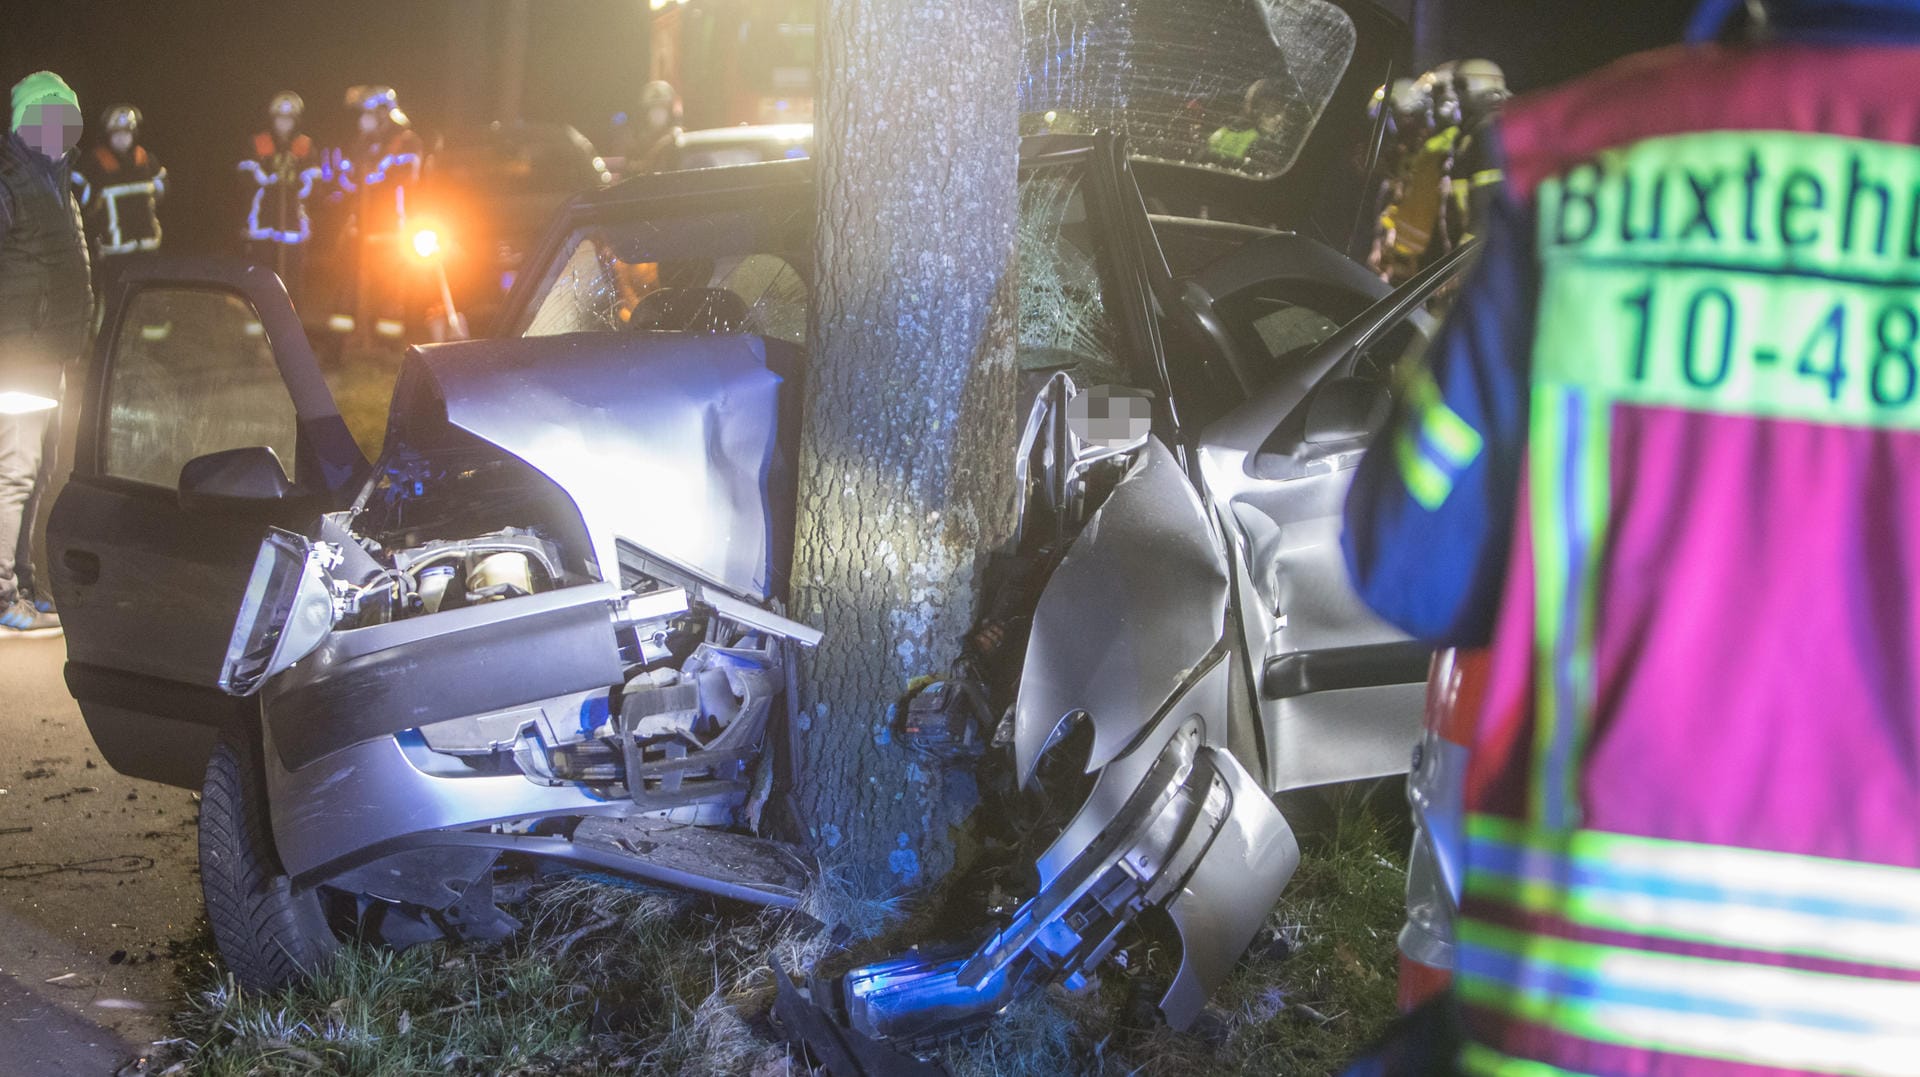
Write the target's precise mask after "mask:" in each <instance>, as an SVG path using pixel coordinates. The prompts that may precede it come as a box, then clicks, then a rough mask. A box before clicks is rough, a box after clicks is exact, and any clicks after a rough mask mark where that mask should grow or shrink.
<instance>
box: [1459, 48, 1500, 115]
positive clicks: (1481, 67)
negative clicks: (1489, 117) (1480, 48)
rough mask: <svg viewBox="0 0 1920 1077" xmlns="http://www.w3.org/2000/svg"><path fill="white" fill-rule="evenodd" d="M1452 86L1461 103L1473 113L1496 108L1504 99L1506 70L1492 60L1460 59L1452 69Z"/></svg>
mask: <svg viewBox="0 0 1920 1077" xmlns="http://www.w3.org/2000/svg"><path fill="white" fill-rule="evenodd" d="M1453 86H1454V89H1455V90H1456V91H1458V92H1459V94H1460V101H1461V104H1462V105H1463V106H1464V107H1465V108H1466V109H1467V110H1468V111H1470V112H1473V113H1475V114H1479V113H1484V112H1488V111H1491V110H1493V109H1496V108H1498V107H1499V106H1500V103H1501V102H1503V101H1505V100H1506V99H1507V98H1508V96H1509V94H1508V91H1507V75H1506V72H1504V71H1502V70H1500V65H1499V64H1496V63H1494V62H1493V61H1492V60H1462V61H1460V62H1459V63H1458V64H1457V65H1455V66H1454V69H1453Z"/></svg>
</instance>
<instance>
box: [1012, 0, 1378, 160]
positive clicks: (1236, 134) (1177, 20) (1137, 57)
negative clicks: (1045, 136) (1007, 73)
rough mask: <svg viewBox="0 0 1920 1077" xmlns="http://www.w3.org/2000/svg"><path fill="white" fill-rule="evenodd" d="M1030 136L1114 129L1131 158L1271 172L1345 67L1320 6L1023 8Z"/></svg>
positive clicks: (1352, 38)
mask: <svg viewBox="0 0 1920 1077" xmlns="http://www.w3.org/2000/svg"><path fill="white" fill-rule="evenodd" d="M1022 18H1023V21H1024V28H1025V41H1026V73H1025V75H1024V77H1023V78H1022V81H1021V85H1020V108H1021V112H1022V114H1023V116H1024V117H1025V119H1024V121H1023V124H1024V127H1025V130H1026V131H1027V132H1029V133H1036V132H1041V131H1053V132H1060V133H1069V132H1090V131H1095V130H1102V129H1111V130H1116V131H1119V132H1121V133H1122V134H1124V135H1126V136H1127V142H1128V146H1129V148H1130V149H1131V151H1132V153H1133V155H1134V156H1136V157H1141V158H1146V159H1149V160H1157V161H1165V162H1169V163H1173V164H1183V165H1192V166H1194V167H1198V168H1208V169H1214V170H1217V171H1222V172H1231V173H1237V174H1240V175H1246V176H1250V177H1253V178H1256V179H1267V178H1271V177H1273V176H1278V175H1280V174H1282V173H1284V172H1286V171H1287V170H1288V169H1289V168H1292V167H1293V162H1294V161H1295V159H1297V158H1298V157H1299V155H1300V150H1301V149H1302V147H1304V146H1305V145H1306V142H1307V138H1308V136H1309V135H1311V134H1312V133H1313V129H1314V126H1315V125H1316V124H1318V123H1319V122H1320V115H1321V113H1322V111H1324V110H1325V108H1326V106H1327V102H1328V100H1329V99H1331V98H1332V96H1333V92H1334V90H1335V88H1336V87H1338V86H1339V84H1340V79H1341V76H1342V75H1343V74H1345V72H1346V69H1347V64H1348V62H1349V61H1351V60H1352V58H1353V50H1354V46H1355V44H1356V41H1357V39H1358V35H1357V32H1356V31H1355V29H1354V25H1353V20H1352V19H1350V18H1348V16H1347V13H1346V12H1345V11H1342V10H1341V9H1340V8H1339V7H1337V6H1335V5H1334V4H1332V3H1329V2H1327V0H1022Z"/></svg>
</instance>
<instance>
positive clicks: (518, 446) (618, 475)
mask: <svg viewBox="0 0 1920 1077" xmlns="http://www.w3.org/2000/svg"><path fill="white" fill-rule="evenodd" d="M770 349H773V350H778V351H783V352H791V351H792V349H790V347H789V346H786V345H782V344H779V343H778V342H774V343H772V344H769V343H768V342H767V341H765V340H763V339H762V338H760V337H757V336H746V335H738V336H698V335H692V334H682V333H621V334H612V333H575V334H567V335H562V336H552V337H533V338H526V339H515V340H478V341H462V342H458V343H452V344H437V345H423V346H420V347H417V348H414V349H412V350H411V351H410V352H409V353H408V356H407V360H406V366H405V367H404V368H403V369H402V371H401V375H400V387H399V388H398V389H397V390H396V392H395V396H394V406H393V407H394V410H393V416H394V419H393V422H394V424H395V427H394V428H395V429H396V430H397V429H399V428H400V426H401V425H402V424H403V423H404V422H405V421H407V420H408V419H409V418H411V417H413V416H417V415H423V414H430V413H431V412H430V410H426V409H431V408H433V406H434V403H433V400H434V398H437V399H438V400H439V401H443V402H444V403H445V406H446V418H447V421H448V422H449V423H451V424H452V425H454V426H456V427H459V428H460V429H462V430H465V431H467V432H468V433H471V434H473V435H475V436H477V437H480V438H484V439H485V440H487V441H489V442H492V443H493V444H495V445H498V446H499V447H500V448H502V449H505V450H506V451H507V452H510V453H512V454H513V455H515V456H517V457H519V458H520V459H522V460H524V461H526V462H527V463H528V464H530V465H532V466H533V467H534V468H535V469H537V470H538V471H540V472H541V473H542V474H544V475H546V476H547V477H548V478H550V479H552V480H553V481H554V482H555V483H558V484H559V485H560V487H561V488H562V489H564V490H565V491H566V492H567V494H568V495H569V496H570V497H572V498H573V502H574V504H575V506H576V507H577V508H578V509H579V510H580V515H581V519H582V521H583V522H584V523H585V525H586V528H587V534H588V535H589V537H590V539H591V541H592V544H593V555H594V559H595V560H596V561H598V562H599V565H600V571H601V575H602V577H603V578H605V579H609V580H617V579H618V567H617V566H618V565H619V557H618V552H617V551H618V544H619V543H620V542H622V541H624V542H626V543H629V544H631V545H633V546H635V547H638V548H639V549H641V550H643V551H645V552H646V553H649V554H652V555H654V556H655V557H657V558H660V559H664V560H666V561H669V562H672V563H673V564H675V565H678V566H680V567H683V568H687V569H691V570H693V571H694V572H696V573H698V574H700V575H702V576H705V577H707V578H708V579H710V580H712V581H713V582H715V583H719V584H721V585H722V586H724V587H726V588H727V589H729V590H732V591H734V592H736V593H739V594H741V595H744V596H747V597H750V598H754V599H764V598H767V597H769V596H772V595H777V594H779V593H780V592H781V591H782V590H784V588H785V584H786V572H787V562H788V559H789V558H790V556H791V548H790V542H789V540H788V539H787V537H786V536H787V535H788V534H789V533H790V531H791V520H792V516H793V495H792V481H793V480H792V468H791V465H790V463H789V461H790V459H791V454H790V453H789V452H787V451H786V450H785V448H784V447H783V444H782V423H781V411H782V402H783V394H782V387H783V385H784V384H785V382H786V376H783V373H782V372H784V373H785V375H787V376H791V375H792V374H793V372H794V370H793V367H794V365H795V363H794V358H795V357H794V356H792V355H791V354H785V355H780V354H776V355H774V356H769V350H770ZM770 364H771V365H770ZM776 371H781V372H776Z"/></svg>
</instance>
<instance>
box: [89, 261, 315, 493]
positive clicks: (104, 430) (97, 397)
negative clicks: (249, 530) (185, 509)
mask: <svg viewBox="0 0 1920 1077" xmlns="http://www.w3.org/2000/svg"><path fill="white" fill-rule="evenodd" d="M123 287H124V288H125V292H124V293H123V294H121V295H120V296H119V297H118V302H117V304H116V306H115V310H116V312H117V313H118V315H119V317H118V319H117V320H116V321H115V322H114V324H112V325H111V326H106V325H103V326H102V327H101V329H102V333H101V339H100V340H98V341H96V342H95V344H94V353H95V355H97V357H98V358H97V359H96V361H95V362H94V363H93V370H92V372H91V377H90V381H89V383H88V386H87V391H86V401H85V406H86V407H88V408H89V409H90V410H91V411H92V413H93V421H92V422H91V423H89V424H87V425H86V426H85V427H83V428H82V429H81V430H80V431H79V434H78V436H79V440H80V444H77V445H76V447H75V461H74V469H75V470H76V471H81V472H83V473H84V474H85V475H86V477H87V478H88V480H89V481H91V482H93V483H96V484H98V485H99V486H101V487H102V488H104V489H110V490H115V491H119V492H122V493H127V494H133V495H137V496H141V497H150V498H158V499H164V500H168V501H173V500H177V499H178V497H179V495H180V484H179V479H178V477H177V476H176V477H175V479H174V482H173V483H172V484H171V485H167V486H162V485H159V484H157V483H153V482H148V481H146V480H143V479H137V478H133V477H130V476H126V475H116V474H113V473H111V472H110V471H108V466H109V465H110V462H111V460H112V453H111V452H110V451H109V448H108V444H109V440H110V438H111V437H112V421H113V379H114V374H115V368H116V367H117V366H118V365H119V358H120V354H121V352H120V344H121V337H122V334H123V331H124V330H125V327H126V324H127V321H128V318H127V316H128V314H129V313H130V312H131V311H132V309H133V304H134V303H135V302H138V300H139V297H140V296H141V294H143V293H146V292H161V291H164V292H208V293H213V294H216V295H223V296H227V297H230V298H234V299H238V300H239V301H240V302H242V303H244V304H246V307H247V309H248V310H250V311H252V312H253V315H254V318H255V320H256V321H258V322H259V324H260V326H261V330H262V337H261V339H262V342H263V343H264V345H265V347H266V349H267V355H268V358H269V361H270V362H271V363H272V369H273V373H274V376H275V378H276V379H277V380H278V381H279V384H280V391H281V392H282V393H284V394H286V399H287V404H288V407H289V408H290V410H291V412H292V416H293V431H292V433H293V443H294V456H293V458H292V459H287V460H281V461H280V470H281V472H282V474H284V475H285V476H286V478H287V481H288V482H289V483H294V484H298V482H299V479H300V477H301V470H302V468H301V460H302V458H303V457H304V456H305V454H307V453H309V452H311V451H312V450H311V446H310V445H309V442H308V436H307V431H306V429H305V423H306V417H305V416H304V415H303V414H302V412H301V407H300V399H299V397H298V395H297V394H296V393H295V392H294V391H293V387H292V386H290V385H289V384H288V383H287V377H286V370H285V368H284V367H283V366H282V364H281V361H280V355H279V343H278V341H276V340H275V338H274V336H273V330H272V327H271V326H270V325H269V324H268V319H267V318H266V316H265V315H264V314H263V312H262V311H261V310H260V307H259V304H257V303H255V302H254V300H253V297H252V296H250V295H248V294H247V292H246V290H245V289H244V288H240V287H237V286H236V285H234V284H230V283H227V282H224V281H214V280H201V279H188V278H183V279H173V278H152V279H144V280H137V281H129V282H126V283H125V284H124V285H123ZM246 447H247V446H228V448H246ZM218 451H220V450H217V449H210V450H208V452H218ZM199 455H205V454H204V453H202V454H199ZM276 455H278V452H277V450H276ZM188 459H195V457H189V458H188ZM181 463H182V465H184V464H185V463H186V461H182V462H181Z"/></svg>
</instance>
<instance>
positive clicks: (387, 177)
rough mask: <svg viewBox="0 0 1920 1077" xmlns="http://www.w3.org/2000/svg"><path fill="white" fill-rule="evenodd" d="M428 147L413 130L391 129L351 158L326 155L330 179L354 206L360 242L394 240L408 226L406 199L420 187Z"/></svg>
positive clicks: (334, 153) (335, 152)
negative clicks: (374, 239)
mask: <svg viewBox="0 0 1920 1077" xmlns="http://www.w3.org/2000/svg"><path fill="white" fill-rule="evenodd" d="M424 157H425V147H424V145H423V144H422V142H421V141H420V136H419V135H417V134H415V133H414V132H413V130H412V129H411V128H407V127H391V128H389V129H388V130H387V131H386V132H385V133H384V134H382V135H381V136H379V138H378V139H376V140H374V141H370V142H366V143H363V144H362V145H361V146H360V147H359V148H358V149H356V150H355V151H354V152H353V153H352V154H351V155H348V154H345V153H341V152H340V151H334V152H333V153H332V154H329V156H328V165H327V169H326V178H327V179H328V180H329V181H331V182H332V183H333V184H334V185H335V186H336V187H338V188H339V189H340V191H342V192H344V193H345V194H346V195H347V196H348V198H349V200H350V202H351V204H352V205H353V207H354V211H353V214H354V228H355V229H356V231H357V232H358V234H359V236H360V238H361V239H362V240H365V239H371V238H391V237H394V236H397V235H399V234H400V233H401V231H403V230H404V229H405V228H406V223H407V199H408V197H409V195H410V194H411V193H412V192H413V191H414V190H415V189H416V188H417V187H418V186H419V183H420V170H421V166H422V159H423V158H424Z"/></svg>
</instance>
